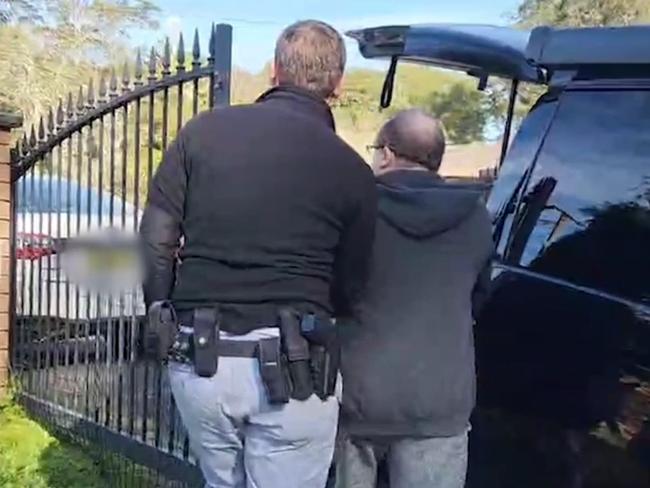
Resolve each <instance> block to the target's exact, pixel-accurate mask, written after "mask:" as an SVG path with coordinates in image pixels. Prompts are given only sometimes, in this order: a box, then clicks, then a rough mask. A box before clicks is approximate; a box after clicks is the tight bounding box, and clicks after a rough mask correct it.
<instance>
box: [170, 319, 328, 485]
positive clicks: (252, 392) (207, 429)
mask: <svg viewBox="0 0 650 488" xmlns="http://www.w3.org/2000/svg"><path fill="white" fill-rule="evenodd" d="M274 334H277V329H263V330H261V331H255V332H253V333H251V334H248V335H246V336H237V338H240V339H245V340H256V339H259V338H260V337H265V336H266V337H268V336H269V335H274ZM228 338H229V339H232V338H233V337H228ZM168 370H169V379H170V383H171V388H172V392H173V394H174V399H175V401H176V405H177V407H178V410H179V412H180V415H181V419H182V421H183V424H184V425H185V427H186V429H187V431H188V434H189V438H190V446H191V449H192V451H193V453H194V455H195V456H196V457H197V458H198V460H199V463H200V466H201V471H202V472H203V476H204V478H205V481H206V487H209V488H280V487H282V488H306V487H310V488H311V487H313V488H322V487H324V486H325V483H326V480H327V473H328V470H329V467H330V464H331V461H332V457H333V454H334V444H335V438H336V428H337V422H338V402H337V400H336V398H334V397H332V398H330V399H329V400H328V401H326V402H323V401H321V400H320V399H319V398H318V397H316V396H315V395H313V396H312V397H311V398H309V399H308V400H306V401H304V402H299V401H295V400H291V401H290V402H289V403H288V404H286V405H282V406H276V405H269V403H268V402H267V400H266V393H265V391H264V386H263V385H262V383H261V380H260V374H259V369H258V364H257V360H256V359H249V358H220V360H219V369H218V372H217V374H216V375H215V376H214V377H212V378H201V377H199V376H197V375H196V374H194V371H193V369H192V367H191V366H188V365H183V364H178V363H172V364H170V365H169V368H168Z"/></svg>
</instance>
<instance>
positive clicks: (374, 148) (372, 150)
mask: <svg viewBox="0 0 650 488" xmlns="http://www.w3.org/2000/svg"><path fill="white" fill-rule="evenodd" d="M386 148H388V150H390V152H392V153H393V154H394V155H395V156H399V157H400V158H403V159H406V160H407V161H411V162H413V163H417V164H420V165H422V166H426V167H429V164H430V163H428V162H427V161H424V160H421V159H419V158H417V157H414V156H409V155H407V154H404V153H402V152H397V151H395V150H394V149H393V148H391V147H390V146H389V145H387V144H368V145H367V146H366V150H367V151H368V153H369V154H370V155H371V156H373V155H374V153H375V151H380V150H382V149H386Z"/></svg>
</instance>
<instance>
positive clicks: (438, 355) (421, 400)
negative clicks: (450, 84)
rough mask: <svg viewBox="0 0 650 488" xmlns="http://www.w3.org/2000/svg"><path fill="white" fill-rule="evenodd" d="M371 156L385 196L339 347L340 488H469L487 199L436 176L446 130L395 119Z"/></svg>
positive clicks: (421, 117)
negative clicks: (381, 487) (357, 319)
mask: <svg viewBox="0 0 650 488" xmlns="http://www.w3.org/2000/svg"><path fill="white" fill-rule="evenodd" d="M371 149H372V150H373V151H374V156H373V163H372V166H373V170H374V172H375V175H376V181H377V188H378V191H379V212H378V221H377V226H376V237H375V244H374V249H373V264H372V271H371V275H370V281H369V284H368V288H367V295H366V297H365V300H364V302H363V306H362V307H361V312H362V313H361V324H360V327H358V329H357V330H356V331H355V332H354V333H351V336H350V337H348V338H347V339H348V340H347V341H346V343H345V344H344V346H343V370H342V372H343V390H344V391H343V406H342V418H341V441H340V443H339V448H340V449H339V453H338V455H337V486H338V487H339V488H374V487H375V486H376V482H377V465H378V464H379V463H380V462H382V461H385V462H386V464H387V465H388V471H389V477H390V486H391V488H420V487H421V488H461V487H462V486H464V484H465V473H466V469H467V444H468V442H467V434H468V430H469V418H470V414H471V412H472V409H473V407H474V398H475V371H474V342H473V334H472V327H473V322H474V320H473V314H475V312H476V307H477V306H478V302H479V297H480V296H483V295H484V293H483V292H484V290H485V289H486V284H487V283H489V262H490V258H491V255H492V239H491V226H490V221H489V218H488V214H487V211H486V209H485V207H484V205H483V190H481V189H479V188H476V187H472V186H468V185H462V186H461V185H458V184H451V183H448V182H446V181H445V180H444V179H442V178H441V177H440V176H438V169H439V167H440V162H441V160H442V156H443V154H444V151H445V136H444V132H443V128H442V125H441V123H440V122H439V121H438V120H436V119H434V118H432V117H430V116H429V115H427V114H426V113H424V112H422V111H419V110H409V111H405V112H401V113H399V114H397V115H396V116H395V117H394V118H393V119H391V120H390V121H389V122H388V123H386V125H385V126H384V127H383V128H382V129H381V131H380V132H379V135H378V136H377V140H376V142H375V144H374V145H373V146H371Z"/></svg>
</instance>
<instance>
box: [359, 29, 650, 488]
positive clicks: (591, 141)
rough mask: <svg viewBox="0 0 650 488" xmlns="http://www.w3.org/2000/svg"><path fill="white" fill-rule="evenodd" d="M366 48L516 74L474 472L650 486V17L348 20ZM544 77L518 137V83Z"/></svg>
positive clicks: (532, 480)
mask: <svg viewBox="0 0 650 488" xmlns="http://www.w3.org/2000/svg"><path fill="white" fill-rule="evenodd" d="M350 35H352V37H354V38H355V39H357V40H358V41H359V45H360V49H361V52H362V54H363V55H364V56H366V57H369V58H375V57H378V58H381V57H385V58H389V59H392V63H391V69H390V70H389V73H388V77H387V80H386V83H385V85H384V92H383V95H382V104H383V105H384V106H386V105H388V104H389V103H390V94H391V92H392V84H393V79H394V71H395V66H396V64H397V63H398V62H401V61H403V60H404V61H414V62H419V63H425V64H429V65H435V66H442V67H446V68H452V69H459V70H463V71H465V72H467V73H468V74H470V75H472V76H476V77H478V78H479V80H480V82H479V87H484V86H485V84H486V82H487V79H488V77H491V76H496V77H500V78H506V79H510V80H512V93H511V97H510V102H511V103H510V110H509V120H508V124H507V126H506V131H505V132H506V137H504V151H503V157H502V165H501V167H500V168H499V172H498V177H497V180H496V182H495V184H494V186H493V188H492V190H491V193H490V196H489V200H488V207H489V209H490V211H491V213H492V216H493V224H494V240H495V243H496V249H497V257H496V262H495V272H494V277H493V285H494V286H493V294H492V297H491V300H490V301H489V303H488V305H487V307H486V309H485V310H484V313H483V314H482V315H481V318H480V320H479V321H478V323H477V326H476V330H475V334H476V343H477V360H478V361H477V362H478V385H479V398H478V404H479V407H478V408H477V411H476V413H475V418H474V430H473V435H472V447H471V455H470V473H469V481H468V486H470V487H490V488H493V487H494V488H496V487H499V488H501V487H504V488H506V487H513V488H514V487H517V488H520V487H540V488H542V487H543V488H556V487H558V488H561V487H567V488H569V487H570V488H596V487H598V488H628V487H629V488H641V487H645V488H647V487H649V486H650V48H648V46H650V27H626V28H607V29H606V28H593V29H569V30H555V29H552V28H547V27H542V28H538V29H535V30H534V31H532V33H528V32H521V31H515V30H512V29H508V28H498V27H487V26H462V25H461V26H454V25H428V26H424V25H423V26H403V27H395V26H390V27H379V28H371V29H365V30H362V31H356V32H352V33H350ZM523 82H525V83H533V84H536V85H539V86H541V87H543V88H544V92H545V93H544V94H543V95H542V96H541V97H540V98H539V100H537V102H536V103H535V105H534V107H533V108H532V109H531V110H530V112H529V113H528V115H527V116H526V117H525V119H524V120H523V122H522V123H521V125H520V127H519V129H518V131H517V133H516V135H515V136H514V138H513V141H512V144H511V145H510V147H509V148H508V147H507V146H508V142H509V139H510V137H509V132H510V126H511V125H510V124H511V120H512V113H513V110H514V105H515V103H516V102H515V101H516V99H517V97H516V93H517V90H518V86H519V84H520V83H523Z"/></svg>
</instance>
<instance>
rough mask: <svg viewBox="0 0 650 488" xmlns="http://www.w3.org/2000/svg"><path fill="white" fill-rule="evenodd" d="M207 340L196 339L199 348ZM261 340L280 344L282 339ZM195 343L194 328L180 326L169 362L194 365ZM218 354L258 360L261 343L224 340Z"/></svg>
mask: <svg viewBox="0 0 650 488" xmlns="http://www.w3.org/2000/svg"><path fill="white" fill-rule="evenodd" d="M207 340H208V339H207V338H204V337H198V338H197V339H196V344H197V345H198V346H202V345H205V343H206V342H207ZM261 340H263V341H265V340H269V341H274V342H278V341H279V340H280V339H279V338H277V337H271V338H269V339H261ZM194 343H195V338H194V328H193V327H187V326H184V325H180V326H179V327H178V333H177V334H176V338H175V340H174V342H173V344H172V347H171V348H170V350H169V356H168V357H169V360H171V361H176V362H179V363H185V364H193V362H194V354H193V347H192V345H193V344H194ZM217 354H218V355H219V356H220V357H230V358H256V357H257V356H258V355H259V341H244V340H231V339H223V338H222V339H220V340H219V346H218V348H217Z"/></svg>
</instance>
